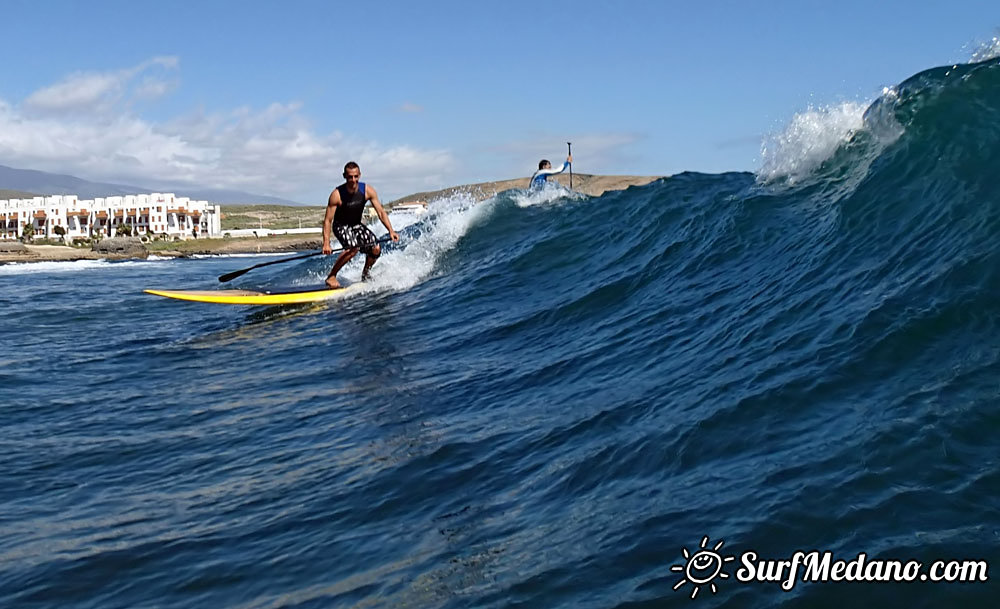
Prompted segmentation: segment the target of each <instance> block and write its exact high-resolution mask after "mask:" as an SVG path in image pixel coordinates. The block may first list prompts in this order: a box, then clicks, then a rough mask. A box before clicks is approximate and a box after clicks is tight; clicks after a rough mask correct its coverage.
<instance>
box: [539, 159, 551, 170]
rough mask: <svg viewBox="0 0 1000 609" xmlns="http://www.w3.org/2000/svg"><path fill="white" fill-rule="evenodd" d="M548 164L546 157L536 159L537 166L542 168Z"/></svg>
mask: <svg viewBox="0 0 1000 609" xmlns="http://www.w3.org/2000/svg"><path fill="white" fill-rule="evenodd" d="M548 164H549V160H548V159H542V160H541V161H538V168H539V169H542V168H543V167H545V166H546V165H548Z"/></svg>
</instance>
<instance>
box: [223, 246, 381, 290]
mask: <svg viewBox="0 0 1000 609" xmlns="http://www.w3.org/2000/svg"><path fill="white" fill-rule="evenodd" d="M387 239H388V237H383V238H381V239H379V240H378V242H379V243H385V241H386V240H387ZM342 251H344V248H342V247H338V248H337V249H335V250H330V253H331V254H332V253H333V252H342ZM322 255H323V252H313V253H311V254H302V255H301V256H292V257H291V258H282V259H281V260H272V261H270V262H261V263H260V264H255V265H253V266H250V267H247V268H245V269H240V270H238V271H233V272H232V273H226V274H225V275H219V281H220V282H222V283H225V282H227V281H232V280H233V279H236V278H237V277H239V276H241V275H245V274H247V273H249V272H250V271H252V270H254V269H259V268H260V267H262V266H270V265H272V264H281V263H283V262H291V261H292V260H302V259H305V258H312V257H313V256H322Z"/></svg>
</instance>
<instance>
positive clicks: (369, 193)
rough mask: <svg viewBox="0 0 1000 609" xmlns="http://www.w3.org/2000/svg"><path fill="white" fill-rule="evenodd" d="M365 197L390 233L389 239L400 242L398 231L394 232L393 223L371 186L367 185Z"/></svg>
mask: <svg viewBox="0 0 1000 609" xmlns="http://www.w3.org/2000/svg"><path fill="white" fill-rule="evenodd" d="M365 197H366V198H367V199H368V200H369V201H371V202H372V207H374V208H375V213H376V214H378V219H379V220H381V221H382V226H384V227H385V228H386V230H388V231H389V238H390V239H392V240H393V241H399V235H398V234H397V233H396V231H394V230H392V223H391V222H389V214H387V213H385V209H383V207H382V203H380V202H379V200H378V193H377V192H375V189H374V188H372V185H371V184H365Z"/></svg>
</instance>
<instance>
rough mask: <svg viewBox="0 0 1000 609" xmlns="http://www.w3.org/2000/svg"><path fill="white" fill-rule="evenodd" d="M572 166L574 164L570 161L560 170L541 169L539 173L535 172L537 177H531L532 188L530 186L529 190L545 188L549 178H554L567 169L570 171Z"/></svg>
mask: <svg viewBox="0 0 1000 609" xmlns="http://www.w3.org/2000/svg"><path fill="white" fill-rule="evenodd" d="M571 166H572V164H571V163H570V162H569V161H565V162H563V164H562V167H560V168H559V169H539V170H538V171H536V172H535V175H533V176H531V186H529V187H528V188H541V187H542V186H545V183H546V182H547V181H548V179H549V176H554V175H556V174H557V173H562V172H564V171H566V170H567V169H569V168H570V167H571Z"/></svg>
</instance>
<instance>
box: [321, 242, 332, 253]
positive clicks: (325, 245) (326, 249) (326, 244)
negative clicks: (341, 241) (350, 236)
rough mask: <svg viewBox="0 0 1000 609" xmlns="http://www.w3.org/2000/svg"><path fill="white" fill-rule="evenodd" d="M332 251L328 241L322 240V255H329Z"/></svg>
mask: <svg viewBox="0 0 1000 609" xmlns="http://www.w3.org/2000/svg"><path fill="white" fill-rule="evenodd" d="M332 253H333V248H332V247H330V242H329V241H328V240H327V241H324V242H323V255H324V256H329V255H330V254H332Z"/></svg>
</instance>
